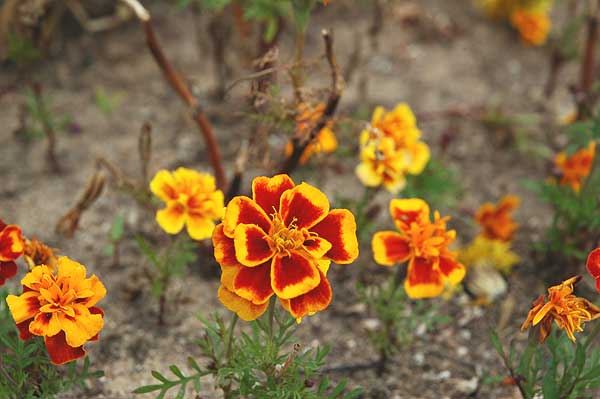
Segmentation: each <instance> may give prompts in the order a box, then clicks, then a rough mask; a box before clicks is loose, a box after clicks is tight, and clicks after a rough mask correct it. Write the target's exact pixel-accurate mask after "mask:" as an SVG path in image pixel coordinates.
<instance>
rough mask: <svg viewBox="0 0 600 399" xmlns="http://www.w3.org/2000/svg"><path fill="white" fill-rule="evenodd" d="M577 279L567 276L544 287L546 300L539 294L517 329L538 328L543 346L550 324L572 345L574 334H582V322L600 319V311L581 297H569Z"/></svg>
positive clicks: (578, 278) (549, 330)
mask: <svg viewBox="0 0 600 399" xmlns="http://www.w3.org/2000/svg"><path fill="white" fill-rule="evenodd" d="M580 279H581V276H575V277H571V278H570V279H568V280H565V281H563V282H562V283H561V284H559V285H555V286H553V287H550V288H548V297H547V298H546V295H540V296H539V298H538V299H536V300H535V302H533V307H532V308H531V310H530V311H529V314H528V315H527V319H526V320H525V322H524V323H523V325H522V326H521V330H522V331H525V330H526V329H528V328H529V326H537V325H538V324H539V325H540V332H539V341H540V343H543V342H544V341H545V340H546V338H547V337H548V335H549V334H550V332H551V331H552V321H554V323H555V324H556V326H557V327H558V328H560V329H561V330H565V332H566V333H567V336H568V337H569V339H570V340H571V341H573V342H575V335H574V333H575V332H581V331H583V323H585V322H586V321H590V320H594V319H597V318H598V317H600V308H598V307H597V306H596V305H594V304H593V303H591V302H590V301H588V300H587V299H585V298H579V297H577V296H575V295H573V285H574V284H575V283H577V282H578V281H579V280H580Z"/></svg>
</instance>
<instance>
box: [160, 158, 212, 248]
mask: <svg viewBox="0 0 600 399" xmlns="http://www.w3.org/2000/svg"><path fill="white" fill-rule="evenodd" d="M150 190H151V191H152V192H153V193H154V195H156V196H157V197H158V198H160V199H161V200H162V201H164V202H165V203H166V204H167V207H166V208H164V209H161V210H159V211H158V212H157V213H156V221H157V222H158V224H159V225H160V227H161V228H162V229H163V230H164V231H166V232H167V233H169V234H177V233H179V232H180V231H181V230H182V229H183V226H184V225H185V226H187V232H188V234H189V235H190V237H191V238H192V239H194V240H204V239H206V238H210V236H211V235H212V233H213V230H214V228H215V222H214V221H215V220H217V219H219V218H221V216H222V215H223V192H222V191H221V190H217V189H216V186H215V179H214V177H213V176H211V175H209V174H206V173H200V172H197V171H195V170H190V169H186V168H178V169H177V170H176V171H174V172H172V173H171V172H169V171H167V170H161V171H159V172H158V173H157V174H156V176H154V178H153V179H152V181H151V182H150Z"/></svg>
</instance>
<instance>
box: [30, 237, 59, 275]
mask: <svg viewBox="0 0 600 399" xmlns="http://www.w3.org/2000/svg"><path fill="white" fill-rule="evenodd" d="M55 251H56V249H54V248H50V247H49V246H47V245H46V244H44V243H43V242H41V241H40V240H38V239H36V238H35V237H34V238H32V239H31V240H29V239H26V240H25V252H24V253H23V258H24V259H25V262H26V263H27V265H28V266H29V269H30V270H31V269H33V268H34V267H35V266H36V265H46V266H48V267H49V268H50V270H52V271H53V272H54V271H55V270H56V265H57V263H58V258H57V256H56V254H55Z"/></svg>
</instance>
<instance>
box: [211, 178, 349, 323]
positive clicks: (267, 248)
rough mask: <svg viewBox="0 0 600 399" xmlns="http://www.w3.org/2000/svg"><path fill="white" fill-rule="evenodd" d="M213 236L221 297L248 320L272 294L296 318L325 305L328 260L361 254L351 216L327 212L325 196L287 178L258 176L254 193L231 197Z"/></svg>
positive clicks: (340, 211) (345, 260) (346, 260)
mask: <svg viewBox="0 0 600 399" xmlns="http://www.w3.org/2000/svg"><path fill="white" fill-rule="evenodd" d="M212 239H213V244H214V254H215V258H216V260H217V262H218V263H219V264H220V266H221V271H222V274H221V284H222V285H221V288H220V289H219V293H218V296H219V300H220V301H221V302H222V303H223V305H225V307H227V308H228V309H230V310H232V311H233V312H235V313H237V314H238V315H239V316H240V318H242V319H243V320H254V319H256V318H257V317H259V316H260V315H261V314H262V313H263V312H264V311H265V309H266V308H267V305H268V301H269V299H270V298H271V296H273V295H276V296H277V297H278V298H279V300H280V302H281V304H282V306H283V307H284V308H285V309H287V310H288V311H289V312H290V313H291V314H292V316H294V317H295V318H297V319H298V320H300V319H301V318H302V317H304V316H306V315H312V314H314V313H316V312H318V311H321V310H323V309H325V308H326V307H327V306H328V305H329V303H330V301H331V296H332V292H331V287H330V285H329V282H328V281H327V277H326V274H327V270H328V267H329V264H330V262H331V261H334V262H336V263H339V264H348V263H352V262H353V261H354V260H355V259H356V257H357V256H358V241H357V238H356V222H355V220H354V215H352V213H351V212H350V211H348V210H346V209H332V210H330V209H329V200H328V199H327V197H326V196H325V194H323V193H322V192H321V191H319V190H318V189H317V188H315V187H313V186H311V185H309V184H307V183H301V184H299V185H295V184H294V182H293V181H292V179H291V178H290V177H289V176H288V175H277V176H274V177H272V178H268V177H264V176H261V177H257V178H255V179H254V181H253V182H252V198H248V197H246V196H238V197H235V198H233V199H232V200H231V201H230V202H229V204H228V205H227V208H226V209H225V213H224V216H223V222H222V223H221V224H219V225H217V227H216V228H215V231H214V233H213V237H212Z"/></svg>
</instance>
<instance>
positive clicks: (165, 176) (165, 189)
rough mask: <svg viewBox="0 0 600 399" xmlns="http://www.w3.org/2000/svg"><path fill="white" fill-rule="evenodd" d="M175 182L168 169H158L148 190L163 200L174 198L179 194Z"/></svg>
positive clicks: (167, 200)
mask: <svg viewBox="0 0 600 399" xmlns="http://www.w3.org/2000/svg"><path fill="white" fill-rule="evenodd" d="M175 186H176V182H175V179H174V178H173V175H172V174H171V172H169V171H168V170H160V171H159V172H158V173H157V174H156V175H155V176H154V178H153V179H152V181H151V182H150V191H152V193H153V194H154V195H156V196H157V197H158V198H160V199H161V200H163V201H164V202H169V201H171V200H176V199H177V197H178V196H179V194H178V193H177V190H176V188H175Z"/></svg>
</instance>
